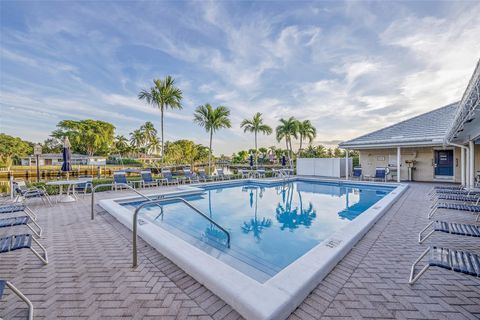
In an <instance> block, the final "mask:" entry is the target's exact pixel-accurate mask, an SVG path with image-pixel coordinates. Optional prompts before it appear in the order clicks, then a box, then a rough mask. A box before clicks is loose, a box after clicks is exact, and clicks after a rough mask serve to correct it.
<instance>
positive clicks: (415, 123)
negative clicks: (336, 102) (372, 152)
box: [340, 102, 458, 148]
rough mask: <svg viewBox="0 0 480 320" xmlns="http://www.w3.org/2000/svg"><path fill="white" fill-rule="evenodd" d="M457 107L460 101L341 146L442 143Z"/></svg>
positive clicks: (343, 143) (346, 142)
mask: <svg viewBox="0 0 480 320" xmlns="http://www.w3.org/2000/svg"><path fill="white" fill-rule="evenodd" d="M457 107H458V102H455V103H452V104H449V105H446V106H444V107H441V108H438V109H435V110H432V111H429V112H427V113H423V114H421V115H418V116H416V117H413V118H410V119H407V120H404V121H402V122H399V123H396V124H394V125H391V126H389V127H386V128H383V129H380V130H377V131H374V132H371V133H368V134H366V135H363V136H360V137H358V138H355V139H352V140H349V141H345V142H342V143H341V144H340V147H342V148H349V147H352V148H353V147H356V146H365V147H366V146H382V145H391V144H428V143H430V144H432V143H435V144H441V143H442V142H443V138H444V137H445V135H446V133H447V130H448V129H449V127H450V125H451V122H452V120H453V117H454V115H455V111H456V110H457Z"/></svg>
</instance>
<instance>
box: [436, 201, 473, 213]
mask: <svg viewBox="0 0 480 320" xmlns="http://www.w3.org/2000/svg"><path fill="white" fill-rule="evenodd" d="M437 208H439V209H451V210H461V211H469V212H480V206H475V205H468V204H463V203H446V202H442V203H439V204H437Z"/></svg>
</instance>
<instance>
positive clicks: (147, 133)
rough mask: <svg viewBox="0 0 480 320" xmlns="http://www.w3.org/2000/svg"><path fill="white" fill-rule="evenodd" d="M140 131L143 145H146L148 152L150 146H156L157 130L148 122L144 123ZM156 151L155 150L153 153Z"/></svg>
mask: <svg viewBox="0 0 480 320" xmlns="http://www.w3.org/2000/svg"><path fill="white" fill-rule="evenodd" d="M140 131H141V132H142V134H143V140H144V143H145V145H147V147H148V151H150V150H151V149H150V145H152V144H155V143H156V144H157V145H158V138H157V129H155V127H154V126H153V123H151V122H150V121H147V122H145V124H144V125H142V126H141V127H140ZM157 149H158V148H157ZM157 149H155V151H156V150H157Z"/></svg>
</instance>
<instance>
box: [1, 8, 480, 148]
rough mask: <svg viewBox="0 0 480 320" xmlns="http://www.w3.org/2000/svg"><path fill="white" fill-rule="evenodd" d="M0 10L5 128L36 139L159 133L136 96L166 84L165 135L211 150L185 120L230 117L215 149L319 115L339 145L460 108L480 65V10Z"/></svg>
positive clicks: (325, 138)
mask: <svg viewBox="0 0 480 320" xmlns="http://www.w3.org/2000/svg"><path fill="white" fill-rule="evenodd" d="M1 6H2V8H1V9H2V10H0V11H1V12H2V16H1V19H0V27H1V30H0V31H1V37H0V41H1V49H0V68H1V78H0V95H1V100H0V108H1V119H0V120H1V121H0V131H1V132H6V133H9V134H13V135H20V136H21V137H22V138H25V139H29V140H33V141H40V140H43V139H45V138H46V137H47V136H48V135H49V134H50V132H51V131H52V130H53V129H54V127H55V125H56V124H57V123H58V122H59V121H60V120H62V119H85V118H94V119H101V120H106V121H110V122H112V123H114V124H115V126H116V127H117V129H118V131H119V132H120V133H122V134H128V132H131V131H132V130H133V129H135V128H136V127H138V126H140V125H141V124H142V123H143V122H145V121H153V122H154V123H155V124H157V125H158V123H159V114H158V111H156V110H155V109H154V108H152V107H151V106H147V105H145V103H144V102H142V101H138V99H137V94H138V92H139V91H140V90H141V89H143V88H147V87H149V86H150V85H151V83H152V79H153V78H162V77H164V76H165V75H167V74H170V75H172V76H173V77H174V78H175V79H176V80H177V84H178V86H179V87H181V89H182V90H183V91H184V96H185V99H184V110H181V111H177V110H175V111H170V110H169V111H167V113H166V120H167V122H166V138H167V139H178V138H187V139H194V140H196V141H197V142H200V143H204V144H206V143H207V139H208V137H207V135H206V134H205V132H204V131H203V130H202V129H201V128H198V127H197V126H195V125H194V124H193V123H192V121H191V119H192V113H193V110H194V108H195V107H196V106H198V105H200V104H204V103H206V102H209V103H211V104H213V105H219V104H222V105H226V106H228V107H230V108H231V110H232V120H233V128H232V129H231V130H224V131H222V132H221V133H219V134H218V135H217V137H216V140H215V145H216V150H215V152H216V153H226V154H230V153H231V152H233V151H236V150H238V149H241V148H251V146H252V137H251V136H249V135H248V134H244V133H243V131H242V130H241V129H240V128H239V124H240V122H241V120H242V119H243V118H246V117H251V116H252V115H253V114H254V113H255V112H257V111H259V112H262V113H263V114H264V116H265V118H266V122H267V123H269V124H270V125H271V126H273V127H275V126H276V124H277V122H278V120H279V119H280V118H282V117H289V116H296V117H298V118H300V119H307V118H308V119H311V120H312V122H313V123H314V125H316V127H317V130H318V137H317V140H316V142H317V143H327V144H329V143H331V144H332V145H333V144H336V143H338V141H341V140H346V139H350V138H354V137H355V136H358V135H361V134H365V133H367V132H369V131H372V130H376V129H379V128H381V127H383V126H386V125H390V124H392V123H395V122H397V121H400V120H403V119H406V118H408V117H411V116H414V115H417V114H419V113H422V112H426V111H429V110H431V109H434V108H437V107H440V106H443V105H446V104H448V103H451V102H454V101H457V100H459V99H460V98H461V94H462V92H463V90H464V89H465V87H466V85H467V82H468V80H469V77H470V75H471V73H472V71H473V68H474V66H475V63H476V61H477V60H478V58H480V56H479V53H480V41H478V39H479V38H480V21H479V19H478V18H477V17H478V16H480V4H478V3H474V2H456V3H454V2H440V3H435V4H433V3H414V2H389V4H388V5H385V4H384V3H382V2H368V3H366V2H345V3H339V2H325V3H319V2H311V3H310V2H301V3H300V4H299V3H293V2H292V3H290V2H258V3H257V2H253V3H251V2H240V3H235V2H213V1H202V2H177V3H171V2H167V3H161V4H159V3H156V2H139V3H135V2H134V3H132V2H128V3H127V2H116V3H114V2H100V1H99V2H88V3H85V2H77V3H72V2H69V3H58V2H56V3H51V4H48V3H38V2H2V3H1ZM157 119H158V121H157ZM19 127H21V128H22V130H21V131H19V130H18V128H19ZM259 143H260V144H261V145H265V146H269V145H274V144H276V141H275V139H274V137H273V136H269V137H263V136H261V137H260V139H259ZM282 145H283V144H282Z"/></svg>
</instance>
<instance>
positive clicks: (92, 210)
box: [91, 182, 154, 220]
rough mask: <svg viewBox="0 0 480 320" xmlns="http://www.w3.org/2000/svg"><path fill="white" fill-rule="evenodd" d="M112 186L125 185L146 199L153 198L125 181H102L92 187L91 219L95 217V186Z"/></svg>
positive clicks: (150, 199)
mask: <svg viewBox="0 0 480 320" xmlns="http://www.w3.org/2000/svg"><path fill="white" fill-rule="evenodd" d="M114 186H124V187H127V188H128V189H130V190H132V191H133V192H135V193H136V194H138V195H139V196H141V197H143V198H145V199H147V201H152V200H154V199H152V198H149V197H147V196H146V195H144V194H143V193H141V192H140V191H138V190H136V189H134V188H132V186H131V185H129V184H126V183H123V182H122V183H103V184H99V185H96V186H95V187H93V188H92V209H91V215H92V220H94V219H95V211H94V207H95V190H97V188H100V187H114Z"/></svg>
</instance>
